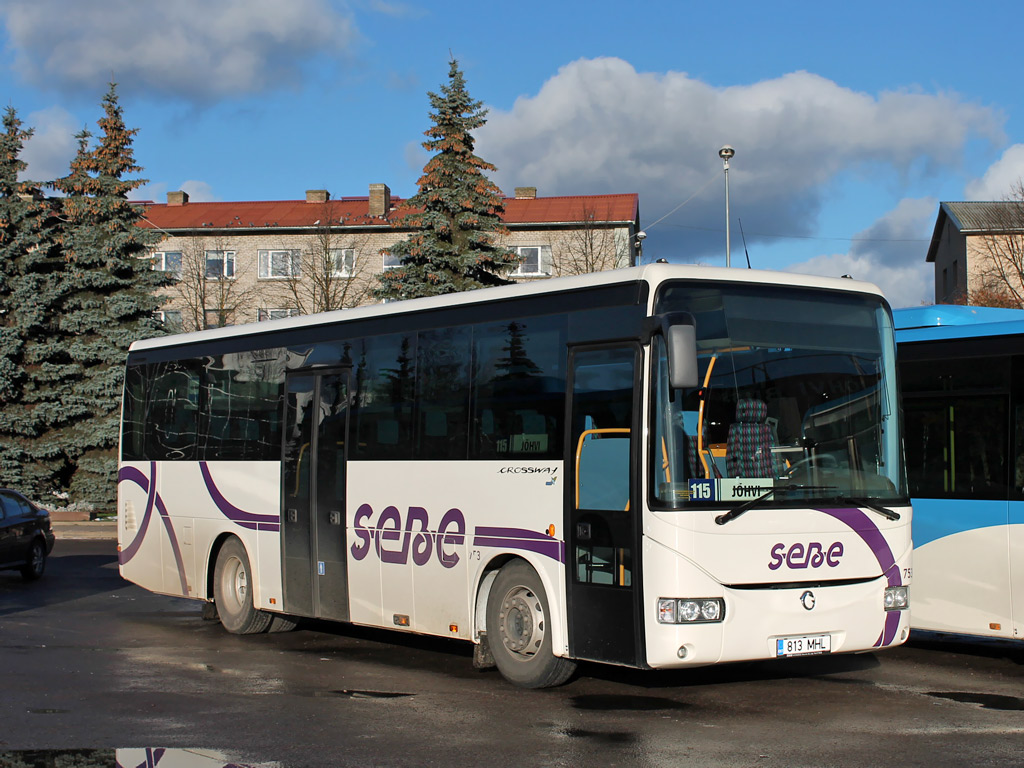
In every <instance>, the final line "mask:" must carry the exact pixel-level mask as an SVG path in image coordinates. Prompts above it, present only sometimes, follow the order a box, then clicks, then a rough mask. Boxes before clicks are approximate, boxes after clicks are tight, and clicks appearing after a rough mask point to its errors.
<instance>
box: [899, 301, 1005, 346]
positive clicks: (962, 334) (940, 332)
mask: <svg viewBox="0 0 1024 768" xmlns="http://www.w3.org/2000/svg"><path fill="white" fill-rule="evenodd" d="M892 314H893V320H894V322H895V323H896V331H897V334H896V340H897V341H900V342H909V341H929V340H932V339H962V338H975V337H982V336H1006V335H1009V334H1014V333H1024V309H1001V308H999V307H969V306H961V305H953V304H935V305H933V306H929V307H909V308H907V309H897V310H894V311H893V313H892Z"/></svg>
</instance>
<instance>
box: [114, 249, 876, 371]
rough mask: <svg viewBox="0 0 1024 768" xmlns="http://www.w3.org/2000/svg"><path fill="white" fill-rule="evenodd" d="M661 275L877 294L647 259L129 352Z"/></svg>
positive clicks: (849, 284) (791, 275)
mask: <svg viewBox="0 0 1024 768" xmlns="http://www.w3.org/2000/svg"><path fill="white" fill-rule="evenodd" d="M665 280H705V281H716V282H734V283H736V282H739V283H761V284H765V285H781V286H796V287H806V288H822V289H825V290H833V291H842V292H844V293H866V294H872V295H876V296H879V297H881V296H882V292H881V290H879V288H878V287H877V286H876V285H874V284H872V283H867V282H862V281H860V280H852V279H849V278H835V277H818V276H815V275H805V274H799V273H795V272H773V271H768V270H758V269H728V268H722V267H704V266H696V265H681V264H647V265H644V266H640V267H627V268H624V269H614V270H608V271H605V272H595V273H592V274H588V275H579V276H574V277H556V278H550V279H547V280H541V281H531V282H528V283H518V284H516V285H508V286H501V287H498V288H483V289H480V290H477V291H465V292H462V293H452V294H446V295H444V296H432V297H429V298H423V299H407V300H405V301H399V302H391V303H387V304H372V305H369V306H364V307H356V308H354V309H337V310H333V311H331V312H320V313H317V314H313V315H301V316H297V317H287V318H281V319H279V320H265V321H263V322H258V323H247V324H244V325H235V326H229V327H225V328H212V329H210V330H206V331H195V332H192V333H181V334H176V335H173V336H160V337H156V338H152V339H141V340H139V341H136V342H134V343H132V345H131V347H130V350H131V351H133V352H136V351H141V350H146V349H161V348H165V347H173V346H178V345H184V344H192V343H195V342H203V341H215V340H218V339H229V338H234V337H238V336H250V335H259V334H263V333H270V332H273V331H281V330H287V329H291V328H304V327H314V326H320V325H330V324H332V323H341V322H350V321H353V320H363V319H372V318H374V317H381V316H387V315H395V314H404V313H406V312H422V311H426V310H431V309H443V308H445V307H452V306H457V305H465V304H475V303H480V302H486V301H500V300H505V299H514V298H517V297H526V296H537V295H543V294H547V293H559V292H562V291H575V290H581V289H585V288H596V287H600V286H604V285H616V284H622V283H630V282H642V281H645V282H647V283H649V284H651V285H657V284H659V283H661V282H663V281H665Z"/></svg>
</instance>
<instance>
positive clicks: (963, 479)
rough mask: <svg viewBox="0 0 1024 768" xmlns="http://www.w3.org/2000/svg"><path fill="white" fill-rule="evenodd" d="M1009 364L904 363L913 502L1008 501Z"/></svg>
mask: <svg viewBox="0 0 1024 768" xmlns="http://www.w3.org/2000/svg"><path fill="white" fill-rule="evenodd" d="M936 351H937V352H938V353H942V352H943V351H945V352H946V353H947V354H948V352H949V350H948V348H947V349H945V350H944V349H943V348H942V347H937V348H936ZM1009 362H1010V361H1009V358H1005V357H1004V358H987V357H972V358H961V357H948V356H946V355H944V356H943V357H942V358H939V359H931V360H930V359H923V360H913V361H904V362H903V363H901V365H900V377H901V384H902V388H903V414H904V424H905V428H906V429H905V434H904V447H905V450H906V456H907V480H908V482H909V485H910V495H911V496H916V497H921V498H943V497H945V498H977V499H1005V498H1006V497H1007V491H1008V488H1007V485H1008V467H1007V462H1006V451H1007V446H1008V445H1009V440H1010V435H1009V408H1010V402H1009V373H1010V366H1009Z"/></svg>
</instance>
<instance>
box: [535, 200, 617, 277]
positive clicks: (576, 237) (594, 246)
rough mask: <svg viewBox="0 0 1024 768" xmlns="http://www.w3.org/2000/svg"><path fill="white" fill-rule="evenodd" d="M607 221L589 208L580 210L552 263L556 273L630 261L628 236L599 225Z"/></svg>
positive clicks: (604, 267)
mask: <svg viewBox="0 0 1024 768" xmlns="http://www.w3.org/2000/svg"><path fill="white" fill-rule="evenodd" d="M606 213H607V212H606ZM607 220H608V216H607V215H605V216H600V215H599V214H598V211H596V210H595V209H594V208H592V207H585V208H584V209H583V215H582V217H581V219H580V221H579V224H578V226H576V227H574V228H573V229H571V230H569V231H568V232H567V233H566V235H565V238H564V240H563V242H562V244H561V245H560V247H559V248H558V254H557V256H556V257H555V259H554V264H553V265H552V269H553V271H554V273H555V274H556V275H558V276H563V275H586V274H589V273H591V272H604V271H605V270H609V269H615V268H616V267H619V266H622V265H624V264H629V240H628V236H627V235H626V233H625V232H622V231H621V230H616V229H613V228H610V227H608V226H606V225H602V222H605V221H607Z"/></svg>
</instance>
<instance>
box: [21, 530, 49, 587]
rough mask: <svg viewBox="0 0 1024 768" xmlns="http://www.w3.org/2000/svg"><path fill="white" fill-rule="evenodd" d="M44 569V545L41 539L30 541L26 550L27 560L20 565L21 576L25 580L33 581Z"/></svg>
mask: <svg viewBox="0 0 1024 768" xmlns="http://www.w3.org/2000/svg"><path fill="white" fill-rule="evenodd" d="M45 570H46V545H45V544H43V542H42V540H41V539H36V540H35V541H33V542H32V546H31V548H29V551H28V561H27V562H26V563H25V565H23V566H22V567H21V578H22V579H24V580H25V581H35V580H36V579H38V578H39V577H40V576H42V575H43V571H45Z"/></svg>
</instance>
